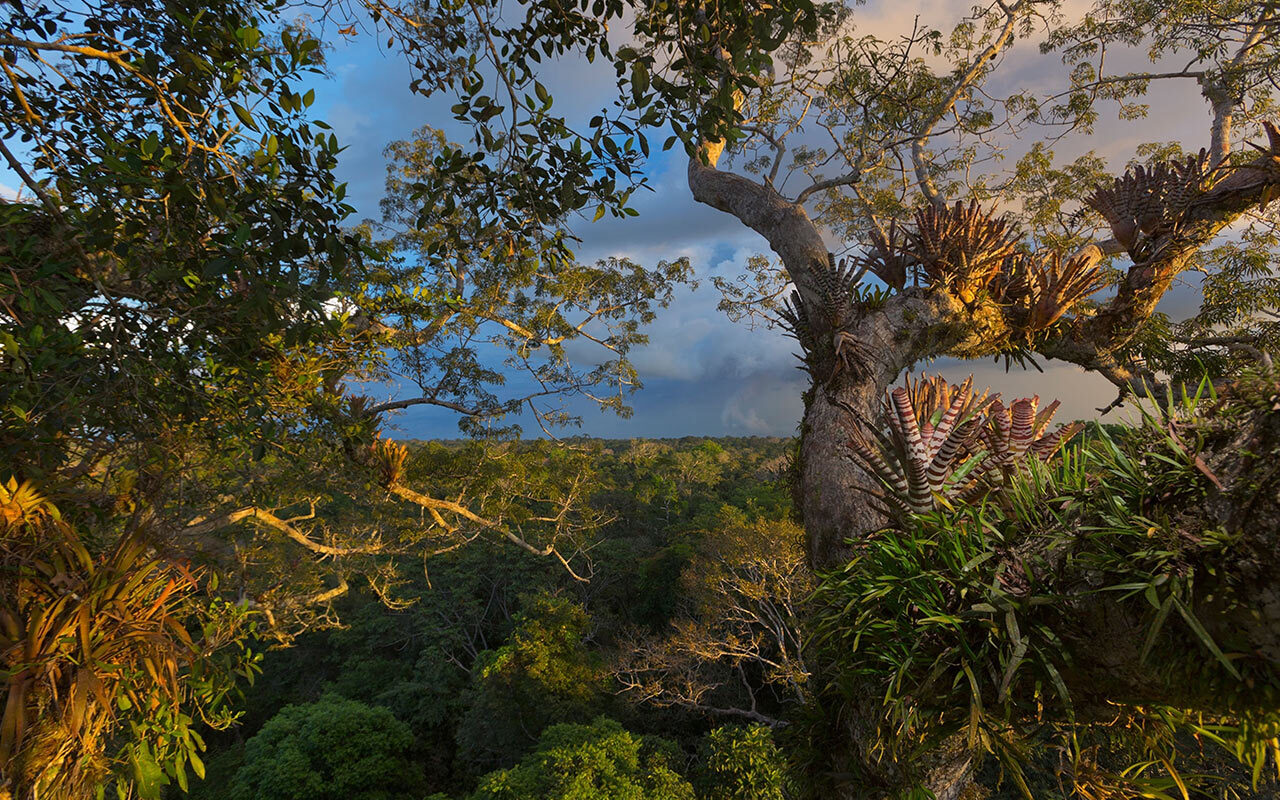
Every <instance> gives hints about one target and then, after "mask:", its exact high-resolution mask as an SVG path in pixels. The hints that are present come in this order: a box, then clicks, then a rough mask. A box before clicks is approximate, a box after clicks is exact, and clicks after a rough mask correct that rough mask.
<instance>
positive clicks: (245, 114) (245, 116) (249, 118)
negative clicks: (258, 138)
mask: <svg viewBox="0 0 1280 800" xmlns="http://www.w3.org/2000/svg"><path fill="white" fill-rule="evenodd" d="M231 110H232V111H234V112H236V116H237V117H239V118H240V121H241V122H243V123H244V125H245V127H246V128H248V129H249V130H253V131H256V130H258V123H256V122H254V121H253V114H251V113H249V109H247V108H245V107H244V106H242V105H240V104H239V103H237V102H236V101H234V100H232V101H231Z"/></svg>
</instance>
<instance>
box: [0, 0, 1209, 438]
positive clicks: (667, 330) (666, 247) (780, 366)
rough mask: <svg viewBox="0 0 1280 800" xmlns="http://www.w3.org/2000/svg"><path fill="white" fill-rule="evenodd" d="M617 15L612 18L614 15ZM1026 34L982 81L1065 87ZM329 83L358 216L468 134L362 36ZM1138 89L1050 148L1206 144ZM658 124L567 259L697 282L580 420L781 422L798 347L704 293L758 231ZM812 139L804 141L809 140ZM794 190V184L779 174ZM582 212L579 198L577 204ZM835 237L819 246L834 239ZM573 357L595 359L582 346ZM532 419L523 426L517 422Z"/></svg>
mask: <svg viewBox="0 0 1280 800" xmlns="http://www.w3.org/2000/svg"><path fill="white" fill-rule="evenodd" d="M1089 4H1090V3H1089V2H1088V0H1070V3H1069V5H1070V6H1071V8H1070V9H1068V11H1070V12H1072V13H1079V12H1080V11H1082V10H1083V9H1084V8H1085V7H1086V6H1087V5H1089ZM968 10H969V6H968V5H964V4H957V3H955V2H953V0H918V1H917V2H910V1H908V2H889V0H873V2H870V3H868V4H866V5H863V6H858V7H857V8H856V9H855V11H854V13H855V15H856V17H855V19H856V23H857V26H858V31H859V32H860V33H862V34H874V35H877V36H880V37H883V38H889V37H896V36H899V35H902V34H903V33H905V32H907V31H909V30H910V29H911V27H912V25H913V24H914V22H915V20H916V19H917V18H919V19H920V20H922V21H924V22H926V23H928V24H932V25H934V26H936V27H940V28H943V29H946V28H947V27H948V26H949V25H950V24H951V23H953V22H955V21H958V20H959V18H960V17H961V16H962V15H963V14H965V13H967V12H968ZM623 27H625V26H623ZM1037 45H1038V42H1036V41H1033V40H1024V41H1020V42H1018V43H1017V44H1016V45H1015V46H1014V47H1013V48H1012V49H1011V50H1010V51H1009V52H1008V54H1007V55H1006V56H1005V61H1004V63H1003V65H1002V68H1001V69H1000V70H999V71H998V72H997V73H996V74H995V75H994V76H993V80H992V83H991V86H990V88H991V90H992V93H993V94H995V95H1000V94H1007V93H1009V92H1012V91H1017V90H1030V91H1033V92H1036V93H1037V94H1040V95H1047V94H1051V93H1052V92H1054V91H1059V90H1061V89H1062V88H1063V87H1064V86H1065V85H1066V77H1067V68H1066V66H1064V65H1063V63H1062V61H1061V56H1060V54H1055V53H1049V54H1044V53H1041V52H1040V51H1039V48H1038V46H1037ZM330 63H331V64H332V65H337V66H335V67H334V71H335V73H336V77H335V80H334V81H332V82H330V83H329V84H328V85H326V86H324V87H318V88H317V92H318V94H319V95H320V96H319V97H318V102H317V106H316V107H317V109H319V111H320V116H321V117H322V118H324V119H326V120H328V121H329V122H330V123H331V124H333V125H334V127H335V129H336V130H337V132H338V136H339V138H340V140H341V141H342V143H343V144H344V145H345V146H346V147H347V149H346V151H344V153H343V154H342V156H341V163H340V167H339V175H340V177H341V178H342V179H344V180H347V181H348V182H349V184H350V197H351V198H352V202H353V204H354V205H355V206H356V207H357V208H358V209H359V214H360V216H376V214H377V210H378V209H377V202H378V199H379V198H380V196H381V193H382V185H383V178H384V175H385V168H384V159H383V156H382V150H383V149H384V148H385V146H386V145H387V144H388V143H389V142H391V141H393V140H395V139H400V138H404V137H406V136H408V135H410V134H411V133H412V131H413V130H414V129H416V128H418V127H419V126H421V125H423V124H431V125H433V126H436V127H439V128H442V129H444V130H445V131H446V133H447V134H448V135H450V136H451V137H453V138H454V139H461V138H463V137H465V136H466V135H467V133H466V131H465V130H464V129H462V128H461V127H459V126H458V124H457V123H455V122H454V121H453V120H452V115H451V113H450V112H449V110H448V107H449V105H450V104H451V103H452V102H453V101H452V98H449V97H442V98H433V99H424V98H421V97H418V96H416V95H413V94H411V93H410V92H409V91H408V88H407V84H408V81H409V72H408V69H407V68H406V67H405V66H404V64H403V63H402V62H401V60H400V59H399V58H398V57H396V56H384V55H382V54H381V53H379V52H378V51H377V47H376V43H375V42H373V41H372V40H370V39H369V38H368V37H365V38H362V39H360V40H358V41H357V42H356V43H354V44H351V45H348V46H345V47H342V48H340V49H339V50H338V51H336V52H335V53H334V54H333V55H332V56H331V57H330ZM1148 66H1149V65H1148V64H1147V63H1146V60H1145V56H1144V55H1143V54H1142V53H1141V52H1132V53H1123V52H1121V51H1120V50H1117V51H1115V52H1113V53H1109V54H1108V68H1109V70H1110V71H1111V72H1112V73H1113V74H1114V73H1115V72H1116V71H1119V70H1125V69H1130V68H1145V67H1148ZM539 79H540V81H541V82H542V83H543V84H544V85H545V86H546V87H547V88H548V90H549V91H550V92H551V94H552V95H554V96H555V98H556V108H557V111H558V112H562V113H565V114H566V115H567V116H568V117H569V118H570V119H571V120H572V119H578V118H585V117H586V116H587V115H590V114H593V113H596V112H597V111H598V110H599V109H600V108H602V107H604V106H606V105H608V103H609V102H610V100H611V98H612V95H613V92H614V80H615V77H614V73H613V71H612V69H611V68H610V67H609V66H607V65H606V64H605V62H604V60H603V59H600V60H597V62H596V63H595V64H586V63H585V62H583V61H582V60H580V59H578V60H561V61H550V62H548V63H546V64H544V65H543V66H542V67H541V71H540V75H539ZM1143 102H1145V103H1147V104H1148V116H1147V118H1146V119H1143V120H1136V121H1124V120H1120V119H1119V115H1118V109H1117V107H1116V106H1115V105H1114V104H1111V105H1108V104H1103V105H1102V106H1100V108H1099V110H1100V114H1101V115H1100V117H1099V120H1098V122H1097V125H1096V128H1095V130H1094V132H1093V134H1092V135H1082V134H1077V135H1075V136H1073V137H1070V138H1067V139H1063V140H1062V141H1060V142H1057V143H1055V145H1054V147H1055V150H1056V152H1057V155H1058V158H1059V160H1060V161H1067V160H1070V159H1073V158H1075V157H1076V156H1078V155H1080V154H1082V153H1084V152H1086V151H1089V150H1095V151H1096V152H1097V153H1098V154H1099V155H1101V156H1102V157H1104V158H1106V159H1108V160H1109V162H1110V164H1111V166H1112V168H1113V169H1114V168H1119V167H1121V166H1123V164H1124V162H1125V161H1127V160H1128V159H1129V158H1131V157H1132V155H1133V153H1134V150H1135V148H1136V146H1137V145H1138V144H1139V143H1142V142H1145V141H1149V140H1153V139H1158V140H1161V141H1170V140H1177V141H1181V142H1183V143H1184V145H1185V146H1187V147H1188V148H1190V149H1196V148H1198V147H1200V146H1201V145H1202V144H1204V143H1205V142H1206V141H1207V137H1208V122H1209V114H1208V108H1207V106H1206V105H1205V102H1204V98H1203V97H1201V96H1200V94H1199V91H1198V87H1197V86H1196V85H1195V84H1194V82H1192V81H1163V82H1155V83H1153V84H1152V85H1151V87H1150V89H1149V92H1148V93H1147V95H1146V97H1145V98H1143ZM663 138H665V135H664V133H661V132H654V135H653V136H651V137H650V139H651V143H652V144H653V145H654V148H655V154H654V157H653V158H652V159H651V160H650V162H649V164H648V165H647V167H646V168H647V169H648V177H649V189H648V190H645V191H640V192H638V193H637V194H636V195H635V196H634V198H633V203H632V204H633V206H634V207H635V208H636V209H637V210H638V211H639V216H638V217H629V218H626V219H614V218H611V217H607V218H605V219H603V220H601V221H599V222H596V223H590V222H588V221H587V219H585V218H583V219H581V220H580V221H575V222H574V226H573V227H574V229H575V233H576V234H577V235H578V236H579V237H581V240H582V241H581V244H580V246H579V247H578V255H579V258H580V259H582V260H587V261H591V260H595V259H598V258H604V257H609V256H620V257H627V258H631V259H633V260H635V261H637V262H639V263H641V264H645V265H648V266H652V265H654V264H656V263H657V262H658V261H660V260H672V259H675V258H680V257H687V258H689V259H690V260H691V262H692V263H693V264H694V266H695V269H696V277H697V278H698V279H699V280H701V281H702V282H703V283H702V287H701V288H700V289H698V290H697V291H692V290H689V289H681V290H680V291H678V292H677V293H676V296H675V298H674V300H673V302H672V304H671V306H670V307H669V308H667V309H665V310H662V311H660V312H659V316H658V319H657V321H656V322H655V323H654V324H653V325H651V326H650V327H649V329H648V330H647V333H648V334H649V336H650V343H649V344H648V345H647V346H644V347H640V348H637V349H636V350H635V351H634V352H633V354H632V358H633V361H634V362H635V363H636V365H637V367H638V368H639V370H640V372H641V378H642V380H643V381H644V382H645V388H644V389H643V390H642V391H641V392H640V393H638V394H637V395H635V396H634V397H633V399H632V400H633V404H634V406H635V409H636V414H635V416H634V417H633V418H631V419H620V418H617V417H614V416H610V415H602V414H600V413H598V412H597V411H595V410H594V408H592V407H591V406H590V404H588V403H586V402H585V401H584V402H582V403H581V404H579V405H578V406H576V407H577V408H578V410H579V412H581V413H582V414H583V416H584V428H583V432H585V433H590V434H596V435H601V436H680V435H688V434H739V435H741V434H771V435H790V434H793V433H794V432H795V426H796V422H797V420H798V418H799V415H800V413H801V412H802V408H801V401H800V396H801V393H802V392H803V390H804V388H805V386H806V381H805V376H804V375H803V373H801V372H800V371H798V370H796V369H795V366H796V364H797V362H796V359H795V358H794V356H793V353H794V352H796V350H797V347H798V346H797V344H796V342H795V341H794V340H793V339H790V338H788V337H786V336H784V335H783V334H782V332H780V331H768V330H754V331H753V330H748V329H747V328H746V327H745V326H741V325H735V324H734V323H731V322H730V321H729V320H728V319H726V318H725V316H724V315H723V314H721V313H720V312H719V311H718V310H717V308H716V306H717V304H718V302H719V299H720V298H719V295H718V293H717V292H716V291H715V290H714V288H712V287H711V286H710V285H709V281H708V279H709V278H710V277H712V276H716V275H721V276H732V275H736V274H737V273H738V272H739V271H741V269H742V267H743V265H744V264H745V262H746V260H747V259H748V258H749V257H750V256H751V255H753V254H756V253H767V252H768V245H767V243H766V242H765V240H764V239H763V238H762V237H760V236H759V235H758V234H756V233H754V232H753V231H751V230H749V229H747V228H745V227H744V226H743V225H742V224H741V223H740V222H738V221H737V220H736V219H734V218H733V217H731V216H730V215H728V214H724V213H722V212H719V211H716V210H714V209H712V208H710V207H708V206H705V205H701V204H698V203H696V202H694V201H693V199H692V197H691V195H690V192H689V188H688V185H687V179H686V173H685V169H686V162H685V156H684V154H683V152H682V151H681V150H680V149H679V148H678V147H677V148H675V149H673V150H672V151H669V152H666V153H659V152H656V151H657V147H658V145H659V144H660V142H661V140H662V139H663ZM815 141H816V140H815ZM1034 141H1035V139H1034V138H1033V137H1026V138H1012V137H1005V138H1004V139H1002V140H1001V141H1000V142H999V144H1000V145H1001V146H1002V147H1003V148H1005V152H1004V160H1003V162H997V163H996V164H995V165H994V168H996V169H1008V168H1010V167H1011V166H1012V164H1013V163H1014V161H1015V160H1016V159H1017V158H1018V157H1019V156H1021V155H1022V154H1023V153H1025V152H1026V151H1027V150H1028V149H1029V148H1030V147H1031V146H1032V144H1033V142H1034ZM3 177H4V176H3V175H0V179H3ZM787 188H788V190H790V191H796V190H798V189H799V186H798V185H796V186H790V185H789V186H788V187H787ZM592 210H593V209H592ZM833 245H834V243H833ZM1197 301H1198V291H1197V290H1196V288H1195V286H1194V285H1191V286H1187V287H1180V288H1177V289H1175V290H1174V291H1172V292H1170V294H1169V295H1168V296H1167V297H1166V298H1165V301H1164V302H1163V303H1162V305H1161V310H1162V311H1165V312H1167V313H1170V314H1171V315H1172V316H1174V317H1175V318H1176V317H1180V316H1184V315H1185V314H1187V313H1190V312H1192V311H1194V309H1195V307H1196V303H1197ZM582 356H583V358H584V359H588V358H592V357H594V354H593V352H592V351H591V350H590V349H588V348H584V349H583V350H582ZM922 366H923V368H925V369H929V370H938V369H940V370H942V371H943V372H944V374H946V375H947V376H948V377H949V378H950V379H952V380H953V381H954V380H959V379H961V378H963V377H965V376H967V375H968V374H969V373H970V372H973V373H974V374H975V381H976V382H977V383H979V384H989V385H991V386H992V387H993V388H994V389H995V390H998V391H1001V392H1002V393H1004V394H1005V396H1006V397H1020V396H1029V395H1032V394H1037V393H1038V394H1039V395H1040V396H1041V397H1042V398H1044V401H1045V402H1048V401H1049V400H1050V399H1060V400H1061V401H1062V410H1061V412H1060V415H1061V418H1062V419H1072V418H1076V417H1092V416H1094V415H1095V414H1096V411H1095V409H1096V408H1097V407H1099V406H1103V405H1106V404H1107V403H1108V402H1110V400H1111V399H1112V398H1113V397H1114V389H1113V387H1111V385H1110V384H1109V383H1108V382H1107V381H1106V380H1105V379H1103V378H1101V377H1100V376H1097V375H1095V374H1090V373H1086V372H1084V371H1083V370H1080V369H1079V368H1077V367H1074V366H1072V365H1068V364H1060V363H1052V362H1051V363H1048V364H1045V365H1043V366H1044V369H1045V372H1044V373H1043V374H1041V373H1038V372H1034V371H1031V372H1023V371H1020V370H1014V371H1013V372H1009V373H1006V372H1005V371H1004V369H1003V366H1001V365H995V364H992V363H991V362H990V361H985V362H965V363H959V362H955V361H951V360H945V359H944V360H939V361H937V362H936V363H934V364H929V365H922ZM399 421H400V424H401V427H402V428H403V429H404V430H405V432H406V434H408V435H435V436H450V435H454V432H455V428H454V424H455V421H456V420H455V419H454V418H453V417H452V416H451V415H448V414H445V413H443V412H436V411H429V410H425V409H423V410H419V411H416V412H413V413H411V414H406V415H405V416H404V417H401V418H400V420H399ZM528 427H529V428H530V430H533V429H534V428H533V426H532V425H530V426H528Z"/></svg>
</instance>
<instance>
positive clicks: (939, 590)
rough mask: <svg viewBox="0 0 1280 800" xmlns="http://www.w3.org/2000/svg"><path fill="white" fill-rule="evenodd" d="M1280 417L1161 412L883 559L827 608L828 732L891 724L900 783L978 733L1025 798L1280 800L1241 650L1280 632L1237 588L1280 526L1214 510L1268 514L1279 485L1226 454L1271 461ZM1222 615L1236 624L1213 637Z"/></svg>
mask: <svg viewBox="0 0 1280 800" xmlns="http://www.w3.org/2000/svg"><path fill="white" fill-rule="evenodd" d="M1204 388H1205V390H1206V391H1208V389H1207V384H1206V386H1205V387H1204ZM1274 397H1275V387H1274V378H1272V377H1267V378H1266V379H1264V380H1262V381H1261V382H1259V380H1258V379H1248V380H1246V381H1244V382H1242V383H1241V384H1239V385H1237V386H1236V387H1235V388H1234V389H1233V391H1232V395H1231V397H1229V398H1223V399H1218V398H1214V397H1209V396H1202V397H1192V398H1188V399H1186V400H1185V401H1184V402H1183V403H1180V404H1177V405H1174V406H1171V407H1166V408H1163V409H1162V408H1158V407H1157V408H1149V409H1147V410H1146V414H1145V416H1144V417H1143V418H1142V420H1141V423H1140V424H1139V425H1137V426H1135V427H1133V428H1125V427H1118V428H1113V432H1111V433H1109V432H1107V431H1106V430H1105V429H1102V428H1096V429H1094V430H1095V433H1094V435H1092V436H1089V437H1086V438H1084V439H1081V440H1078V441H1077V442H1076V443H1075V444H1073V445H1072V446H1071V447H1070V448H1069V449H1068V451H1067V452H1066V453H1065V454H1064V455H1063V456H1062V458H1061V459H1059V460H1057V461H1056V462H1051V463H1048V464H1042V463H1040V462H1039V461H1036V460H1030V461H1028V462H1026V464H1025V465H1024V466H1023V467H1022V468H1021V469H1019V470H1018V471H1016V472H1014V473H1012V474H1011V475H1010V476H1009V479H1008V480H1007V481H1006V482H1005V483H1004V484H1003V485H1002V486H1001V487H1000V489H999V491H998V492H996V493H994V494H990V495H988V496H987V498H986V500H984V501H983V502H979V503H974V504H968V505H956V506H954V507H948V508H946V509H943V510H939V511H935V512H930V513H924V514H918V515H914V516H911V517H909V518H904V519H903V520H902V522H901V524H899V525H897V526H895V528H894V529H893V530H887V531H883V532H881V533H880V534H877V535H875V536H872V537H869V538H867V539H866V540H865V541H864V542H863V543H862V544H861V545H860V547H859V548H858V549H857V550H856V552H855V555H854V557H853V559H852V560H851V561H850V562H849V563H848V564H846V565H845V566H844V567H842V568H841V569H839V570H837V571H835V572H832V573H831V574H829V575H827V576H825V577H824V579H823V581H822V584H821V586H820V588H819V590H818V592H817V594H816V595H815V608H814V614H815V617H814V621H813V625H814V634H813V635H814V638H815V642H816V643H817V645H816V646H817V647H818V648H819V649H820V650H821V651H822V652H823V655H822V656H821V658H822V659H823V660H824V661H825V662H826V663H830V664H831V665H832V668H831V672H830V674H831V675H833V676H834V677H833V680H832V682H831V684H830V685H829V686H827V687H826V688H825V690H824V692H823V694H822V697H823V698H824V700H823V701H822V702H823V703H824V708H825V709H826V713H828V714H830V715H832V717H839V716H840V714H841V713H842V712H841V708H842V707H843V706H846V705H848V704H852V703H868V702H873V703H876V704H877V709H878V710H877V712H876V714H875V715H874V719H875V720H876V724H877V731H876V736H875V738H874V742H875V744H874V747H875V748H876V750H877V752H876V753H874V754H873V755H875V757H876V758H883V759H886V760H889V761H891V762H894V763H899V764H904V765H909V764H911V763H913V754H916V753H920V752H924V751H928V750H930V749H933V748H938V747H942V746H945V744H944V743H945V742H947V741H948V738H949V737H950V736H951V735H953V734H955V733H962V734H963V741H964V743H965V746H967V747H969V748H972V749H973V750H974V751H975V752H977V753H990V754H993V755H994V756H995V758H996V760H997V761H998V763H999V764H1000V766H1001V769H1002V773H1003V776H1004V778H1005V780H1006V781H1008V782H1009V784H1010V785H1011V786H1016V787H1018V788H1020V789H1021V791H1022V793H1024V794H1025V795H1026V796H1027V797H1037V798H1039V797H1059V796H1062V797H1072V796H1082V797H1109V796H1114V795H1115V793H1133V794H1136V795H1138V796H1147V797H1173V796H1177V795H1178V793H1179V792H1186V791H1188V788H1187V787H1191V788H1192V789H1194V790H1195V791H1197V792H1202V793H1207V794H1208V795H1209V796H1215V797H1216V796H1233V795H1230V794H1226V795H1224V794H1223V793H1224V792H1225V793H1230V792H1236V791H1241V790H1242V789H1245V788H1246V787H1249V786H1252V787H1253V788H1254V789H1257V788H1258V786H1259V783H1260V782H1265V783H1266V784H1267V785H1268V786H1273V785H1274V770H1275V768H1276V766H1275V763H1274V761H1275V760H1274V748H1275V746H1276V741H1277V740H1276V737H1277V734H1280V716H1277V708H1280V703H1278V702H1277V692H1280V682H1278V681H1277V676H1276V674H1275V672H1274V670H1273V669H1272V668H1271V667H1270V665H1269V664H1268V663H1267V659H1266V657H1265V655H1264V654H1262V653H1258V652H1254V651H1253V648H1252V647H1250V646H1249V645H1248V643H1247V640H1246V639H1244V638H1242V632H1243V631H1242V629H1244V628H1247V627H1248V625H1249V623H1247V622H1245V621H1244V620H1245V619H1247V618H1249V617H1250V616H1255V617H1256V616H1257V615H1259V614H1265V612H1261V611H1259V610H1258V609H1250V608H1248V604H1249V601H1248V600H1246V599H1244V598H1243V597H1241V595H1240V594H1239V592H1240V591H1241V584H1243V583H1246V582H1247V579H1242V576H1240V575H1236V576H1231V575H1229V574H1227V571H1226V570H1224V567H1225V566H1226V565H1228V564H1231V563H1234V562H1235V561H1237V560H1239V559H1245V560H1252V559H1253V558H1254V556H1253V555H1252V554H1250V552H1249V550H1250V549H1251V548H1250V546H1249V545H1247V544H1245V543H1244V542H1243V540H1242V535H1241V534H1242V531H1243V530H1246V529H1248V528H1249V526H1250V525H1254V524H1257V525H1270V524H1273V523H1272V522H1264V521H1263V520H1265V519H1269V516H1268V515H1269V514H1270V512H1269V511H1262V512H1261V513H1262V515H1263V516H1261V517H1251V518H1252V519H1254V520H1255V521H1254V522H1252V523H1250V522H1247V521H1245V520H1244V519H1243V517H1242V515H1241V514H1239V513H1235V514H1225V515H1217V514H1215V513H1213V512H1212V511H1211V510H1210V509H1211V508H1212V507H1215V506H1217V505H1218V504H1222V503H1227V504H1233V503H1234V504H1237V505H1236V507H1237V508H1242V507H1245V506H1249V505H1254V506H1258V505H1259V504H1261V505H1262V506H1266V504H1267V503H1268V502H1269V501H1266V500H1264V499H1262V498H1261V497H1259V496H1258V495H1257V494H1256V493H1257V491H1258V488H1259V487H1258V485H1257V483H1256V481H1257V480H1258V479H1259V478H1260V477H1261V475H1265V473H1266V469H1265V468H1264V469H1263V470H1262V471H1261V473H1260V472H1258V471H1257V470H1256V468H1254V469H1252V470H1246V471H1244V472H1238V471H1237V470H1236V469H1235V468H1234V467H1233V465H1231V462H1230V459H1231V457H1232V454H1231V453H1230V452H1229V451H1228V452H1226V453H1224V451H1223V448H1224V445H1227V444H1228V443H1229V442H1233V440H1239V439H1240V437H1242V436H1243V437H1246V438H1245V441H1247V446H1246V448H1245V449H1246V450H1248V451H1253V452H1252V453H1251V454H1250V455H1249V456H1248V457H1247V458H1248V459H1249V460H1250V461H1251V463H1253V464H1257V463H1258V461H1257V459H1264V460H1266V459H1269V458H1271V456H1270V455H1269V454H1270V453H1271V452H1273V451H1272V450H1271V448H1273V447H1274V446H1275V439H1274V434H1273V433H1272V429H1273V428H1274V426H1275V410H1274V408H1272V405H1273V404H1274V400H1273V398H1274ZM1161 412H1163V413H1161ZM1259 415H1261V419H1259ZM1234 443H1235V444H1237V445H1238V444H1239V441H1235V442H1234ZM1262 480H1267V479H1266V478H1262ZM1219 507H1220V506H1219ZM1222 609H1229V610H1230V614H1231V615H1233V617H1234V618H1235V619H1236V620H1237V621H1236V622H1234V623H1232V624H1231V625H1227V626H1224V625H1221V624H1218V625H1215V626H1207V625H1206V624H1205V623H1204V622H1203V621H1202V620H1201V615H1202V614H1204V613H1217V612H1218V611H1220V610H1222ZM1123 654H1132V655H1133V656H1134V658H1135V660H1136V662H1137V663H1143V664H1146V665H1148V666H1149V672H1146V673H1144V675H1143V677H1141V678H1137V677H1135V676H1134V675H1132V674H1131V673H1127V672H1126V671H1125V669H1124V668H1123V667H1121V666H1119V665H1121V664H1123V663H1124V659H1125V655H1123ZM816 657H818V656H815V658H816ZM864 681H865V682H869V684H870V687H871V688H870V690H869V691H870V692H871V693H872V694H870V695H868V694H867V692H868V689H867V683H864ZM1185 684H1190V686H1191V687H1194V688H1187V686H1186V685H1185ZM873 698H875V699H873ZM1206 749H1208V750H1209V751H1210V752H1209V753H1207V754H1206ZM1046 750H1050V751H1053V752H1056V753H1058V754H1059V755H1058V757H1057V759H1056V760H1053V761H1050V760H1049V759H1047V758H1046V757H1045V754H1046ZM1214 751H1216V752H1214ZM1234 759H1239V762H1240V763H1241V765H1242V767H1241V768H1237V769H1235V770H1234V771H1233V770H1231V769H1230V768H1229V767H1224V766H1223V764H1222V763H1221V762H1223V761H1232V760H1234ZM1264 776H1265V780H1264Z"/></svg>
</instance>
